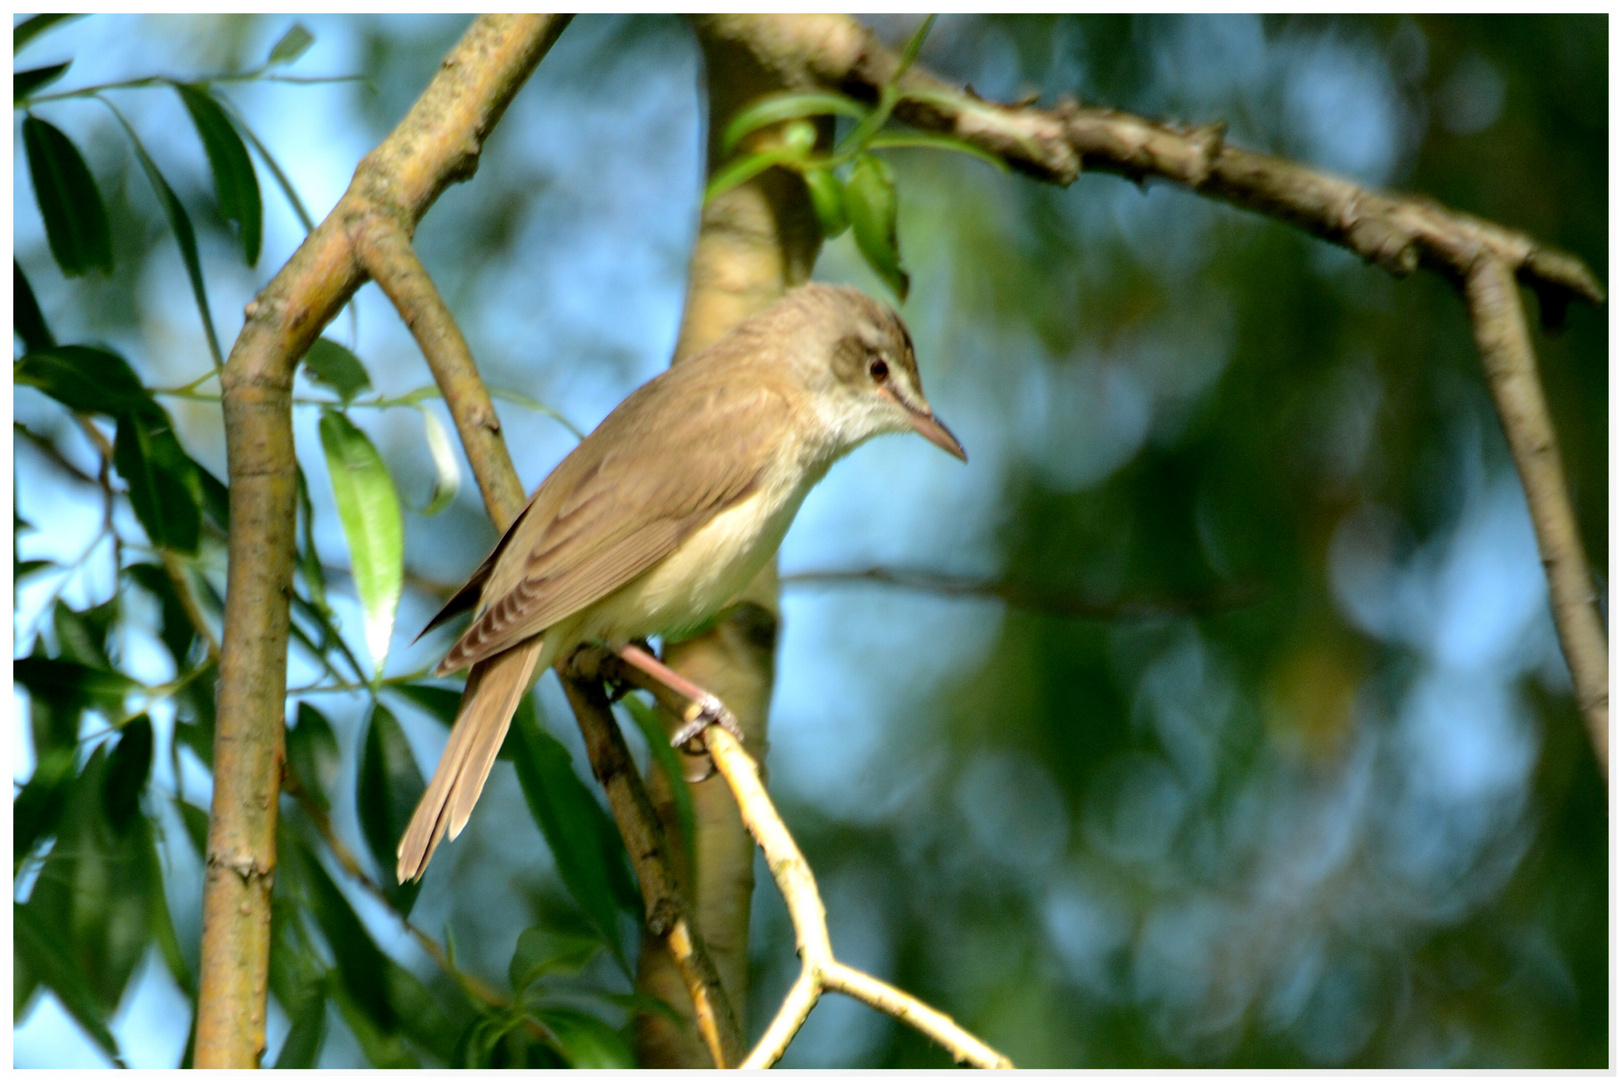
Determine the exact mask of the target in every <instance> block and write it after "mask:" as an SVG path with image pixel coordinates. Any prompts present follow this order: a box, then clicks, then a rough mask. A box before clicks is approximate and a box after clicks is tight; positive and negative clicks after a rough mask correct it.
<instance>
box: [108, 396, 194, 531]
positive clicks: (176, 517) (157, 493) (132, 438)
mask: <svg viewBox="0 0 1619 1080" xmlns="http://www.w3.org/2000/svg"><path fill="white" fill-rule="evenodd" d="M112 460H113V465H114V466H115V467H116V468H117V469H118V475H119V476H122V477H123V478H124V482H125V483H126V484H128V485H129V502H130V505H131V506H132V507H133V508H134V510H135V517H136V518H137V519H138V520H139V521H140V523H141V528H143V529H145V530H146V535H147V536H149V537H150V538H151V540H152V544H153V546H155V547H162V548H168V549H169V550H170V551H175V552H178V553H180V554H182V555H193V554H196V551H197V541H198V540H199V539H200V537H201V529H202V512H201V509H200V507H199V506H198V503H199V501H200V500H199V498H198V496H199V494H200V491H199V487H200V485H199V484H198V481H197V476H196V467H195V465H194V464H193V463H192V461H191V458H190V457H189V456H187V454H186V452H185V450H184V449H182V448H181V446H180V440H179V439H177V438H175V437H174V429H173V428H172V427H170V426H169V422H168V417H167V416H162V415H155V416H154V415H150V414H144V413H136V414H130V415H126V416H123V417H120V418H119V420H118V436H117V438H116V439H115V440H114V442H113V449H112Z"/></svg>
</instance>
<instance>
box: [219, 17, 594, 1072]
mask: <svg viewBox="0 0 1619 1080" xmlns="http://www.w3.org/2000/svg"><path fill="white" fill-rule="evenodd" d="M566 23H567V19H566V18H565V17H559V16H554V15H523V16H510V15H485V16H481V17H479V18H478V19H476V20H474V22H473V24H472V26H471V27H470V28H469V29H468V31H467V33H466V34H465V35H464V36H463V37H462V39H461V41H460V42H459V43H458V44H457V45H456V47H455V48H454V49H452V50H451V51H450V53H449V55H448V56H446V57H445V59H444V63H443V65H442V66H441V67H440V69H439V71H438V73H437V74H436V75H435V76H434V78H433V81H432V82H431V83H430V84H429V86H428V87H427V89H426V91H425V92H424V93H423V94H422V96H421V97H420V98H419V99H418V100H417V101H416V103H415V105H413V106H412V108H411V110H410V113H409V114H408V115H407V116H406V117H405V119H404V120H402V121H401V122H400V124H399V126H398V127H397V128H395V129H394V131H393V133H392V134H391V135H389V137H388V138H387V139H386V140H384V141H383V143H382V144H381V145H380V146H378V147H377V148H376V149H375V150H373V151H372V152H371V153H370V154H368V155H367V156H366V157H365V159H364V160H363V161H361V162H360V165H359V167H358V168H357V169H356V170H355V174H354V179H353V181H352V182H351V183H350V185H349V189H348V191H347V193H345V194H344V196H343V198H342V199H341V200H340V201H339V202H338V205H337V206H336V207H335V208H334V209H333V211H332V213H331V214H330V215H328V216H327V218H326V220H325V221H323V222H322V223H321V224H320V226H319V227H318V228H317V229H316V230H315V231H314V232H313V233H311V234H310V235H309V236H308V237H307V238H306V239H305V240H304V243H303V244H302V246H300V247H299V249H298V251H297V252H296V253H295V254H294V255H293V257H292V258H291V259H290V260H289V261H288V262H287V264H286V265H285V266H284V267H282V269H281V271H280V272H279V273H277V275H276V276H275V278H274V280H272V281H271V282H270V284H269V285H268V286H266V287H265V289H264V290H263V291H262V292H261V293H260V294H259V295H258V297H257V298H256V299H255V300H254V301H253V302H252V303H250V304H248V305H247V309H246V312H245V314H246V322H245V324H244V325H243V327H242V331H241V334H240V335H239V336H238V337H237V339H236V343H235V345H234V346H233V347H232V349H231V355H230V358H229V360H228V362H227V363H226V365H225V369H224V372H223V373H222V375H221V379H220V383H221V391H222V397H223V403H224V413H225V436H226V456H227V462H228V468H229V478H230V498H231V512H230V537H229V569H228V575H229V578H228V580H229V588H228V590H227V594H226V601H225V626H224V643H223V646H222V648H221V656H220V676H219V719H218V727H217V731H216V736H215V744H214V798H213V807H212V813H211V815H210V819H209V832H208V857H207V870H206V877H205V881H204V887H203V932H202V974H201V980H200V985H199V992H198V1003H199V1004H198V1015H197V1039H196V1055H195V1062H196V1064H197V1066H198V1067H201V1068H208V1067H228V1068H246V1067H251V1066H253V1065H256V1064H257V1063H258V1060H259V1058H260V1057H261V1056H262V1055H263V1053H264V1019H265V1004H266V994H267V978H268V970H269V946H270V890H271V883H272V880H273V875H274V868H275V817H276V794H277V790H278V787H279V778H280V763H281V758H282V709H283V702H284V699H285V693H286V664H287V636H288V625H289V624H288V603H289V597H290V595H291V593H292V576H293V553H294V522H295V520H296V516H297V515H296V508H297V499H296V488H295V479H294V476H295V471H296V458H295V457H294V453H293V442H292V409H291V392H292V376H293V370H294V367H295V365H296V362H297V360H298V358H299V357H301V356H302V355H303V354H304V352H305V351H307V350H308V348H309V346H310V344H311V343H312V342H313V341H314V339H315V336H316V335H317V334H318V333H319V332H320V330H321V328H322V327H323V326H325V325H326V323H327V322H329V321H330V320H331V319H332V317H333V316H334V315H336V314H337V312H338V311H339V310H340V309H341V307H342V305H343V304H344V303H345V302H347V300H348V298H349V297H350V296H352V295H353V293H354V291H355V289H357V288H358V287H359V286H360V284H361V282H362V281H363V280H364V278H363V272H362V270H361V267H360V264H359V262H358V260H357V259H356V258H355V256H354V252H353V250H352V246H351V244H350V241H349V236H348V232H347V229H348V226H349V224H350V223H351V222H353V221H356V220H364V219H365V218H366V217H368V216H369V215H370V214H372V213H377V212H381V213H385V214H388V215H390V216H391V217H393V218H394V219H395V220H396V221H398V222H399V224H400V227H401V228H404V229H405V230H406V231H407V232H408V231H410V230H411V229H413V228H414V227H415V224H416V222H417V221H418V220H420V218H421V215H422V214H423V213H425V212H426V211H427V209H428V207H429V206H431V205H432V203H433V201H434V200H435V199H436V198H437V197H438V195H439V194H440V193H441V192H442V191H443V190H444V189H445V187H447V186H448V185H449V184H451V183H453V182H455V181H457V180H463V179H466V178H468V177H470V176H471V175H472V172H473V170H474V169H475V168H476V165H477V159H478V154H479V151H480V149H481V147H482V144H483V140H484V138H485V137H486V136H487V135H488V133H489V131H490V129H491V128H492V127H493V126H494V124H495V122H496V121H498V120H499V118H500V116H501V114H502V113H503V112H504V111H505V108H506V105H507V104H508V103H509V102H510V101H511V98H512V96H513V95H514V94H516V92H517V90H518V88H519V87H520V86H522V84H523V82H524V80H525V79H527V77H528V74H529V73H530V72H531V71H533V69H534V66H535V65H536V64H538V63H539V61H540V58H541V57H543V56H544V55H545V53H546V51H547V50H548V49H549V48H550V46H551V43H552V42H553V41H555V40H556V37H557V35H558V34H559V33H561V31H562V28H563V26H565V25H566Z"/></svg>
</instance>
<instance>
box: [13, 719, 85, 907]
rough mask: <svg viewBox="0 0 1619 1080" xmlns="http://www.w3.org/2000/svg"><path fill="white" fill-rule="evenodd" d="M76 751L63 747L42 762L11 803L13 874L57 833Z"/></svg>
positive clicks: (45, 757) (35, 767)
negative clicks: (42, 843) (46, 840)
mask: <svg viewBox="0 0 1619 1080" xmlns="http://www.w3.org/2000/svg"><path fill="white" fill-rule="evenodd" d="M74 758H75V755H74V750H73V747H71V746H60V747H57V748H55V749H53V750H52V751H50V752H49V753H47V754H45V755H43V756H42V757H41V758H40V759H39V763H38V764H36V765H35V766H34V773H33V775H32V776H30V777H29V778H28V783H26V784H24V785H23V789H22V790H21V791H19V792H18V793H17V797H16V799H14V800H13V801H12V803H11V872H12V875H13V876H15V875H16V873H17V868H18V867H20V866H21V865H22V863H23V860H24V859H26V858H28V855H29V853H30V852H32V851H33V850H34V846H35V845H36V844H38V843H39V842H40V841H41V840H42V839H44V838H45V837H47V836H50V835H52V834H53V833H54V832H55V831H56V823H57V821H58V820H60V818H61V816H62V806H63V804H64V803H65V801H66V799H67V792H68V787H69V785H71V783H72V782H73V778H74V771H73V763H74Z"/></svg>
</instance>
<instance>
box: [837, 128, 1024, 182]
mask: <svg viewBox="0 0 1619 1080" xmlns="http://www.w3.org/2000/svg"><path fill="white" fill-rule="evenodd" d="M866 146H867V148H868V149H871V150H903V149H917V150H947V151H949V152H951V153H954V154H966V155H967V156H968V157H975V158H977V159H978V160H979V161H982V162H985V163H986V164H989V165H993V166H995V168H997V169H999V170H1000V171H1001V172H1003V173H1010V172H1011V171H1012V169H1011V167H1010V166H1009V165H1007V164H1006V162H1005V160H1003V159H1002V158H1000V157H997V156H996V155H994V154H992V153H990V152H989V151H988V150H985V149H983V148H982V147H979V146H975V145H973V144H972V143H970V142H968V141H967V140H966V139H958V138H956V137H955V136H954V135H935V134H933V133H932V132H927V131H915V132H907V133H905V134H903V135H878V136H877V137H876V138H874V139H872V140H871V142H869V143H867V144H866Z"/></svg>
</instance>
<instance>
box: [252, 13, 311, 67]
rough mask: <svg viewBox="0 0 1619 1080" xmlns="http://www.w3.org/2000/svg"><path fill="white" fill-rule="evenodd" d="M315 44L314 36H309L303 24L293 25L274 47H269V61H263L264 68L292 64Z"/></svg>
mask: <svg viewBox="0 0 1619 1080" xmlns="http://www.w3.org/2000/svg"><path fill="white" fill-rule="evenodd" d="M314 43H315V35H314V34H311V33H310V32H309V31H308V30H307V29H306V28H305V27H304V24H303V23H293V24H292V26H290V27H289V28H288V29H287V32H286V33H285V34H282V35H281V38H280V40H278V41H277V42H276V43H275V44H274V45H272V46H271V47H270V56H269V59H267V60H265V61H264V66H265V67H281V66H283V65H286V64H290V63H292V62H293V61H294V60H296V59H298V58H299V57H300V56H302V55H303V54H304V53H305V52H307V51H309V47H310V46H311V45H313V44H314Z"/></svg>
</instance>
